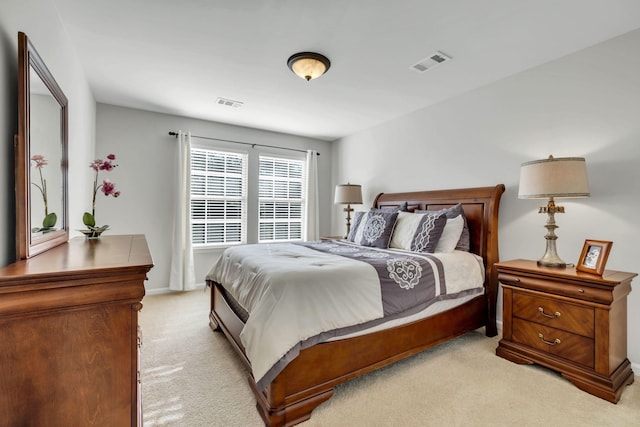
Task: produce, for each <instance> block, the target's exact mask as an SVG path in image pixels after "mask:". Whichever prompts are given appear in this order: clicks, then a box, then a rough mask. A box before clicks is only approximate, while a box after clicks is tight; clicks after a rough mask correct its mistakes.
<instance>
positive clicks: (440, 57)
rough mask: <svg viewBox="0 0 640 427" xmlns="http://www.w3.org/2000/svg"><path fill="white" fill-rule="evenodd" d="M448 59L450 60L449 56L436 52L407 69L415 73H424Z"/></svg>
mask: <svg viewBox="0 0 640 427" xmlns="http://www.w3.org/2000/svg"><path fill="white" fill-rule="evenodd" d="M450 59H451V57H450V56H447V55H445V54H444V53H442V52H436V53H434V54H432V55H429V56H428V57H426V58H424V59H423V60H421V61H418V62H417V63H415V64H413V65H412V66H411V67H409V68H411V69H412V70H413V71H415V72H418V73H424V72H425V71H427V70H430V69H432V68H433V67H435V66H437V65H440V64H442V63H443V62H446V61H448V60H450Z"/></svg>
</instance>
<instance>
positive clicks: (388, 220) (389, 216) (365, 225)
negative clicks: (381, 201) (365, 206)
mask: <svg viewBox="0 0 640 427" xmlns="http://www.w3.org/2000/svg"><path fill="white" fill-rule="evenodd" d="M396 219H398V212H382V211H380V210H371V211H369V212H367V215H366V216H364V217H363V218H362V220H361V221H360V224H359V226H358V228H359V230H358V231H357V232H356V236H354V237H355V238H356V239H357V238H358V237H359V236H362V237H360V241H359V242H355V243H359V244H360V245H362V246H370V247H374V248H382V249H387V248H388V247H389V241H390V240H391V235H392V234H393V229H394V228H395V226H396ZM360 229H361V230H360Z"/></svg>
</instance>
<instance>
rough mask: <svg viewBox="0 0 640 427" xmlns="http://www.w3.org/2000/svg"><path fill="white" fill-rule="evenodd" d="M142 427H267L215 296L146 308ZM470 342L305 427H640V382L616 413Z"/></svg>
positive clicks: (346, 399)
mask: <svg viewBox="0 0 640 427" xmlns="http://www.w3.org/2000/svg"><path fill="white" fill-rule="evenodd" d="M143 304H144V308H143V309H142V312H141V315H140V316H141V319H140V322H141V326H142V333H143V347H142V390H143V411H144V425H145V426H146V427H150V426H185V427H200V426H202V427H204V426H221V427H222V426H224V427H235V426H238V427H251V426H261V425H262V422H261V419H260V417H259V415H258V413H257V412H256V409H255V400H254V398H253V395H252V393H251V390H250V389H249V386H248V384H247V380H246V378H247V375H248V373H247V371H246V370H245V369H244V367H243V365H242V364H241V363H240V362H239V360H238V358H237V356H236V354H235V353H234V352H233V350H232V349H231V347H230V345H229V344H228V342H227V341H226V339H225V338H224V336H223V335H222V334H220V333H214V332H212V331H211V329H209V326H208V310H209V291H208V290H207V291H202V290H199V291H191V292H185V293H175V294H166V295H157V296H147V297H145V298H144V300H143ZM497 343H498V339H497V338H487V337H485V336H484V335H482V334H481V333H480V332H476V333H470V334H467V335H465V336H463V337H460V338H458V339H456V340H453V341H451V342H449V343H446V344H443V345H441V346H439V347H436V348H434V349H431V350H428V351H426V352H423V353H421V354H419V355H416V356H414V357H411V358H409V359H408V360H404V361H401V362H398V363H396V364H394V365H391V366H389V367H386V368H384V369H381V370H379V371H376V372H373V373H370V374H368V375H365V376H363V377H360V378H358V379H355V380H353V381H350V382H348V383H346V384H342V385H340V386H338V387H336V392H335V394H334V395H333V397H332V398H331V399H330V400H329V401H327V402H325V403H324V404H322V405H321V406H320V407H318V408H317V409H316V410H315V411H314V412H313V414H312V417H311V420H309V421H307V422H305V423H303V424H301V425H303V426H305V427H306V426H308V427H312V426H325V427H328V426H350V427H351V426H367V427H368V426H416V427H417V426H465V427H466V426H519V427H524V426H539V425H554V426H616V427H620V426H640V379H639V378H638V377H637V376H636V382H635V383H634V384H633V385H631V386H629V387H627V388H626V389H625V391H624V392H623V394H622V399H621V400H620V402H619V403H618V404H617V405H613V404H611V403H608V402H606V401H604V400H602V399H599V398H597V397H594V396H591V395H589V394H587V393H584V392H582V391H580V390H579V389H577V388H576V387H575V386H573V385H572V384H571V383H569V382H568V381H566V380H565V379H563V378H562V377H561V376H559V375H558V374H556V373H554V372H551V371H549V370H546V369H544V368H540V367H536V366H520V365H516V364H514V363H511V362H508V361H506V360H504V359H501V358H499V357H497V356H496V355H495V348H496V346H497Z"/></svg>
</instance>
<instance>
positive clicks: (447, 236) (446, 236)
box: [396, 215, 464, 253]
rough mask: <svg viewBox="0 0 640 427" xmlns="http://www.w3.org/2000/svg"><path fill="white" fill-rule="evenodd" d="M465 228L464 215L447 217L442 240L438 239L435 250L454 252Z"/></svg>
mask: <svg viewBox="0 0 640 427" xmlns="http://www.w3.org/2000/svg"><path fill="white" fill-rule="evenodd" d="M398 219H399V217H398ZM463 228H464V219H463V218H462V215H458V216H457V217H455V218H447V224H446V225H445V226H444V231H443V232H442V236H440V240H438V244H437V245H436V250H435V251H436V252H447V253H450V252H453V251H454V250H455V249H456V245H457V244H458V240H460V235H461V234H462V229H463ZM396 229H397V226H396Z"/></svg>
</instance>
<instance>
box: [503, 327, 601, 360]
mask: <svg viewBox="0 0 640 427" xmlns="http://www.w3.org/2000/svg"><path fill="white" fill-rule="evenodd" d="M513 341H514V342H517V343H520V344H524V345H527V346H529V347H533V348H536V349H538V350H541V351H544V352H546V353H550V354H555V355H557V356H560V357H562V358H565V359H568V360H570V361H572V362H576V363H579V364H581V365H584V366H588V367H589V368H593V367H594V366H595V350H594V348H595V346H594V341H593V340H591V339H589V338H585V337H583V336H580V335H576V334H571V333H569V332H566V331H562V330H560V329H555V328H550V327H548V326H544V325H540V324H538V323H533V322H528V321H526V320H522V319H513Z"/></svg>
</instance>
